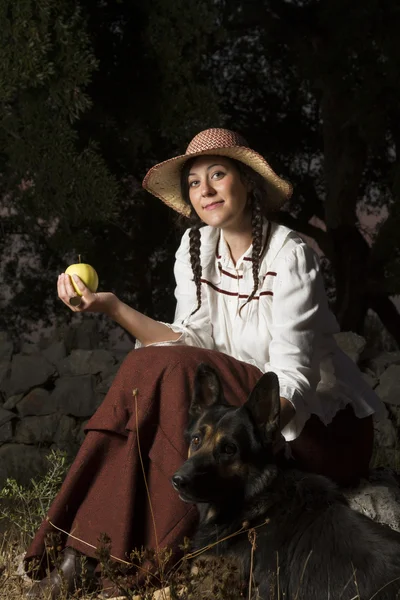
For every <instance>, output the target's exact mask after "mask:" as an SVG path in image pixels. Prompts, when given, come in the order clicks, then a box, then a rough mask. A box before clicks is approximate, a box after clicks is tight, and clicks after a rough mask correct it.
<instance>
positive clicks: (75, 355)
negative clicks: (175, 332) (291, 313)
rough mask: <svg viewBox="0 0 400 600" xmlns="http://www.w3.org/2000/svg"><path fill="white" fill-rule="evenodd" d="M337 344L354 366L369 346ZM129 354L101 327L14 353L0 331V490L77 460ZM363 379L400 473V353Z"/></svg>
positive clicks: (346, 340) (350, 337)
mask: <svg viewBox="0 0 400 600" xmlns="http://www.w3.org/2000/svg"><path fill="white" fill-rule="evenodd" d="M338 341H339V344H340V345H341V346H342V348H343V349H344V350H345V352H346V353H347V354H348V355H349V356H351V358H352V359H353V360H355V361H356V362H359V361H360V356H361V357H362V351H363V349H364V346H365V341H364V340H363V339H362V338H360V337H359V336H357V335H355V334H351V333H341V334H339V335H338ZM126 353H127V352H121V351H115V350H114V351H113V350H110V349H107V348H104V347H101V342H100V339H99V334H98V331H97V329H96V323H95V321H93V320H87V321H86V320H85V321H83V322H82V324H81V325H80V326H79V327H71V328H64V329H61V330H59V331H58V332H57V333H56V334H55V336H53V338H52V339H51V340H47V341H42V342H40V343H39V344H36V345H32V344H23V345H22V346H21V347H19V348H17V347H16V346H15V344H13V342H12V341H11V340H10V339H9V337H8V335H7V333H5V332H0V487H1V486H2V485H3V484H4V482H5V479H6V478H7V477H14V478H16V479H17V480H18V481H19V482H21V483H24V484H26V483H27V482H28V481H29V480H30V478H31V477H35V476H37V475H38V474H39V473H41V472H43V471H44V469H45V468H46V466H47V461H46V459H45V456H46V454H47V453H48V451H49V449H50V448H59V449H62V450H65V451H66V452H67V453H68V455H69V456H70V457H71V458H72V457H73V456H74V455H75V454H76V452H77V450H78V448H79V445H80V444H81V442H82V440H83V436H84V433H83V428H84V425H85V423H86V422H87V420H88V418H89V417H90V416H91V415H92V414H93V413H94V412H95V410H96V408H97V407H98V406H99V405H100V403H101V402H102V400H103V398H104V396H105V394H106V393H107V390H108V388H109V387H110V385H111V383H112V381H113V379H114V377H115V374H116V372H117V370H118V368H119V365H120V364H121V362H122V360H123V359H124V357H125V355H126ZM360 364H362V369H363V373H364V375H363V376H364V377H365V378H366V380H367V381H368V382H369V384H370V385H371V386H372V387H373V388H375V389H376V391H377V393H378V395H379V396H380V397H381V398H382V400H384V402H385V405H386V417H385V419H384V420H383V421H381V422H380V423H377V424H376V439H377V442H378V446H379V449H380V451H381V452H382V456H383V459H382V457H381V462H382V460H383V462H386V463H387V464H388V466H392V467H395V468H398V464H397V461H398V459H397V446H398V431H399V427H400V352H386V353H382V354H379V355H378V356H374V357H370V358H368V360H366V359H364V360H362V362H361V363H360Z"/></svg>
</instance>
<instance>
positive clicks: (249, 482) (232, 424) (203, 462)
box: [172, 364, 281, 506]
mask: <svg viewBox="0 0 400 600" xmlns="http://www.w3.org/2000/svg"><path fill="white" fill-rule="evenodd" d="M279 417H280V400H279V383H278V378H277V377H276V375H275V374H274V373H266V374H264V375H263V376H262V377H261V379H260V380H259V381H258V382H257V384H256V386H255V387H254V389H253V391H252V392H251V394H250V396H249V398H248V400H247V401H246V403H245V404H244V405H243V406H241V407H240V408H236V407H233V406H231V405H229V404H228V403H227V402H226V400H225V398H224V394H223V390H222V385H221V382H220V379H219V377H218V374H217V373H216V371H215V370H214V369H212V368H211V367H209V366H208V365H205V364H202V365H200V366H199V367H198V369H197V372H196V376H195V382H194V393H193V398H192V403H191V405H190V410H189V425H188V428H187V431H186V437H187V441H188V443H189V458H188V460H187V461H186V462H185V463H184V464H183V465H182V467H181V468H180V469H179V470H178V471H177V472H176V473H175V475H174V476H173V477H172V485H173V487H174V488H175V489H176V490H177V492H179V495H180V497H181V499H182V500H185V501H186V502H194V503H207V504H213V505H216V506H217V505H220V504H225V503H226V502H230V501H233V500H234V501H235V502H240V501H244V500H245V499H246V498H247V499H248V498H249V496H252V495H254V494H255V492H256V490H255V486H256V487H264V486H265V484H267V483H268V481H270V480H271V479H274V478H275V476H276V472H277V468H276V465H275V457H274V447H275V446H276V443H277V441H278V440H279V439H280V437H281V434H280V428H279Z"/></svg>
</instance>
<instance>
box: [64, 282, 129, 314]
mask: <svg viewBox="0 0 400 600" xmlns="http://www.w3.org/2000/svg"><path fill="white" fill-rule="evenodd" d="M72 277H73V278H74V281H75V283H76V285H77V287H78V288H79V290H80V291H81V293H82V296H79V295H78V294H77V293H76V291H75V288H74V286H73V285H72V281H71V278H70V276H69V275H67V274H66V273H61V275H59V276H58V281H57V292H58V297H59V298H60V300H62V301H63V302H64V304H65V305H66V306H68V308H69V309H70V310H72V311H73V312H97V313H104V314H107V315H110V316H111V315H112V313H113V311H114V310H115V307H116V305H117V303H118V302H119V300H118V298H117V297H116V295H115V294H113V293H112V292H91V291H90V290H89V288H88V287H86V285H85V284H84V283H83V281H82V280H81V279H80V277H78V275H72ZM71 300H72V302H73V303H72V304H71ZM79 300H80V302H79ZM74 302H79V303H78V304H77V305H76V306H74Z"/></svg>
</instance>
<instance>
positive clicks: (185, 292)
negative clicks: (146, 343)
mask: <svg viewBox="0 0 400 600" xmlns="http://www.w3.org/2000/svg"><path fill="white" fill-rule="evenodd" d="M204 250H207V248H205V249H203V252H202V264H203V262H204V259H205V258H206V256H204ZM214 251H215V249H213V252H214ZM203 266H204V265H203ZM174 275H175V281H176V288H175V297H176V301H177V304H176V310H175V318H174V322H173V323H164V325H167V327H169V328H170V329H171V330H172V331H174V332H175V333H180V334H181V335H180V337H179V338H178V339H177V340H171V341H166V342H161V343H158V344H157V345H174V344H181V345H182V344H184V345H186V346H197V347H198V348H207V349H210V350H212V349H214V339H213V332H212V324H211V322H210V313H209V309H208V299H207V295H206V293H205V291H204V289H203V287H204V286H202V290H201V307H200V309H199V310H198V311H197V312H196V313H195V314H193V315H192V312H193V311H194V310H196V308H197V295H196V286H195V283H194V281H193V272H192V267H191V264H190V255H189V230H187V231H186V232H185V233H184V234H183V236H182V240H181V244H180V246H179V248H178V250H177V252H176V254H175V266H174ZM152 345H153V344H152ZM140 346H141V344H140V342H138V341H137V342H136V345H135V348H139V347H140Z"/></svg>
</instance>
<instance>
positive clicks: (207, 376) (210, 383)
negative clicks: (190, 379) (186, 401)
mask: <svg viewBox="0 0 400 600" xmlns="http://www.w3.org/2000/svg"><path fill="white" fill-rule="evenodd" d="M213 404H226V402H225V398H224V394H223V391H222V384H221V380H220V378H219V376H218V373H217V371H216V370H215V369H213V368H212V367H210V366H209V365H206V364H205V363H201V364H200V365H199V366H198V367H197V371H196V375H195V378H194V391H193V397H192V402H191V405H190V409H189V414H190V415H191V416H198V415H199V414H201V412H202V411H203V410H204V409H205V408H209V407H210V406H212V405H213Z"/></svg>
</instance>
